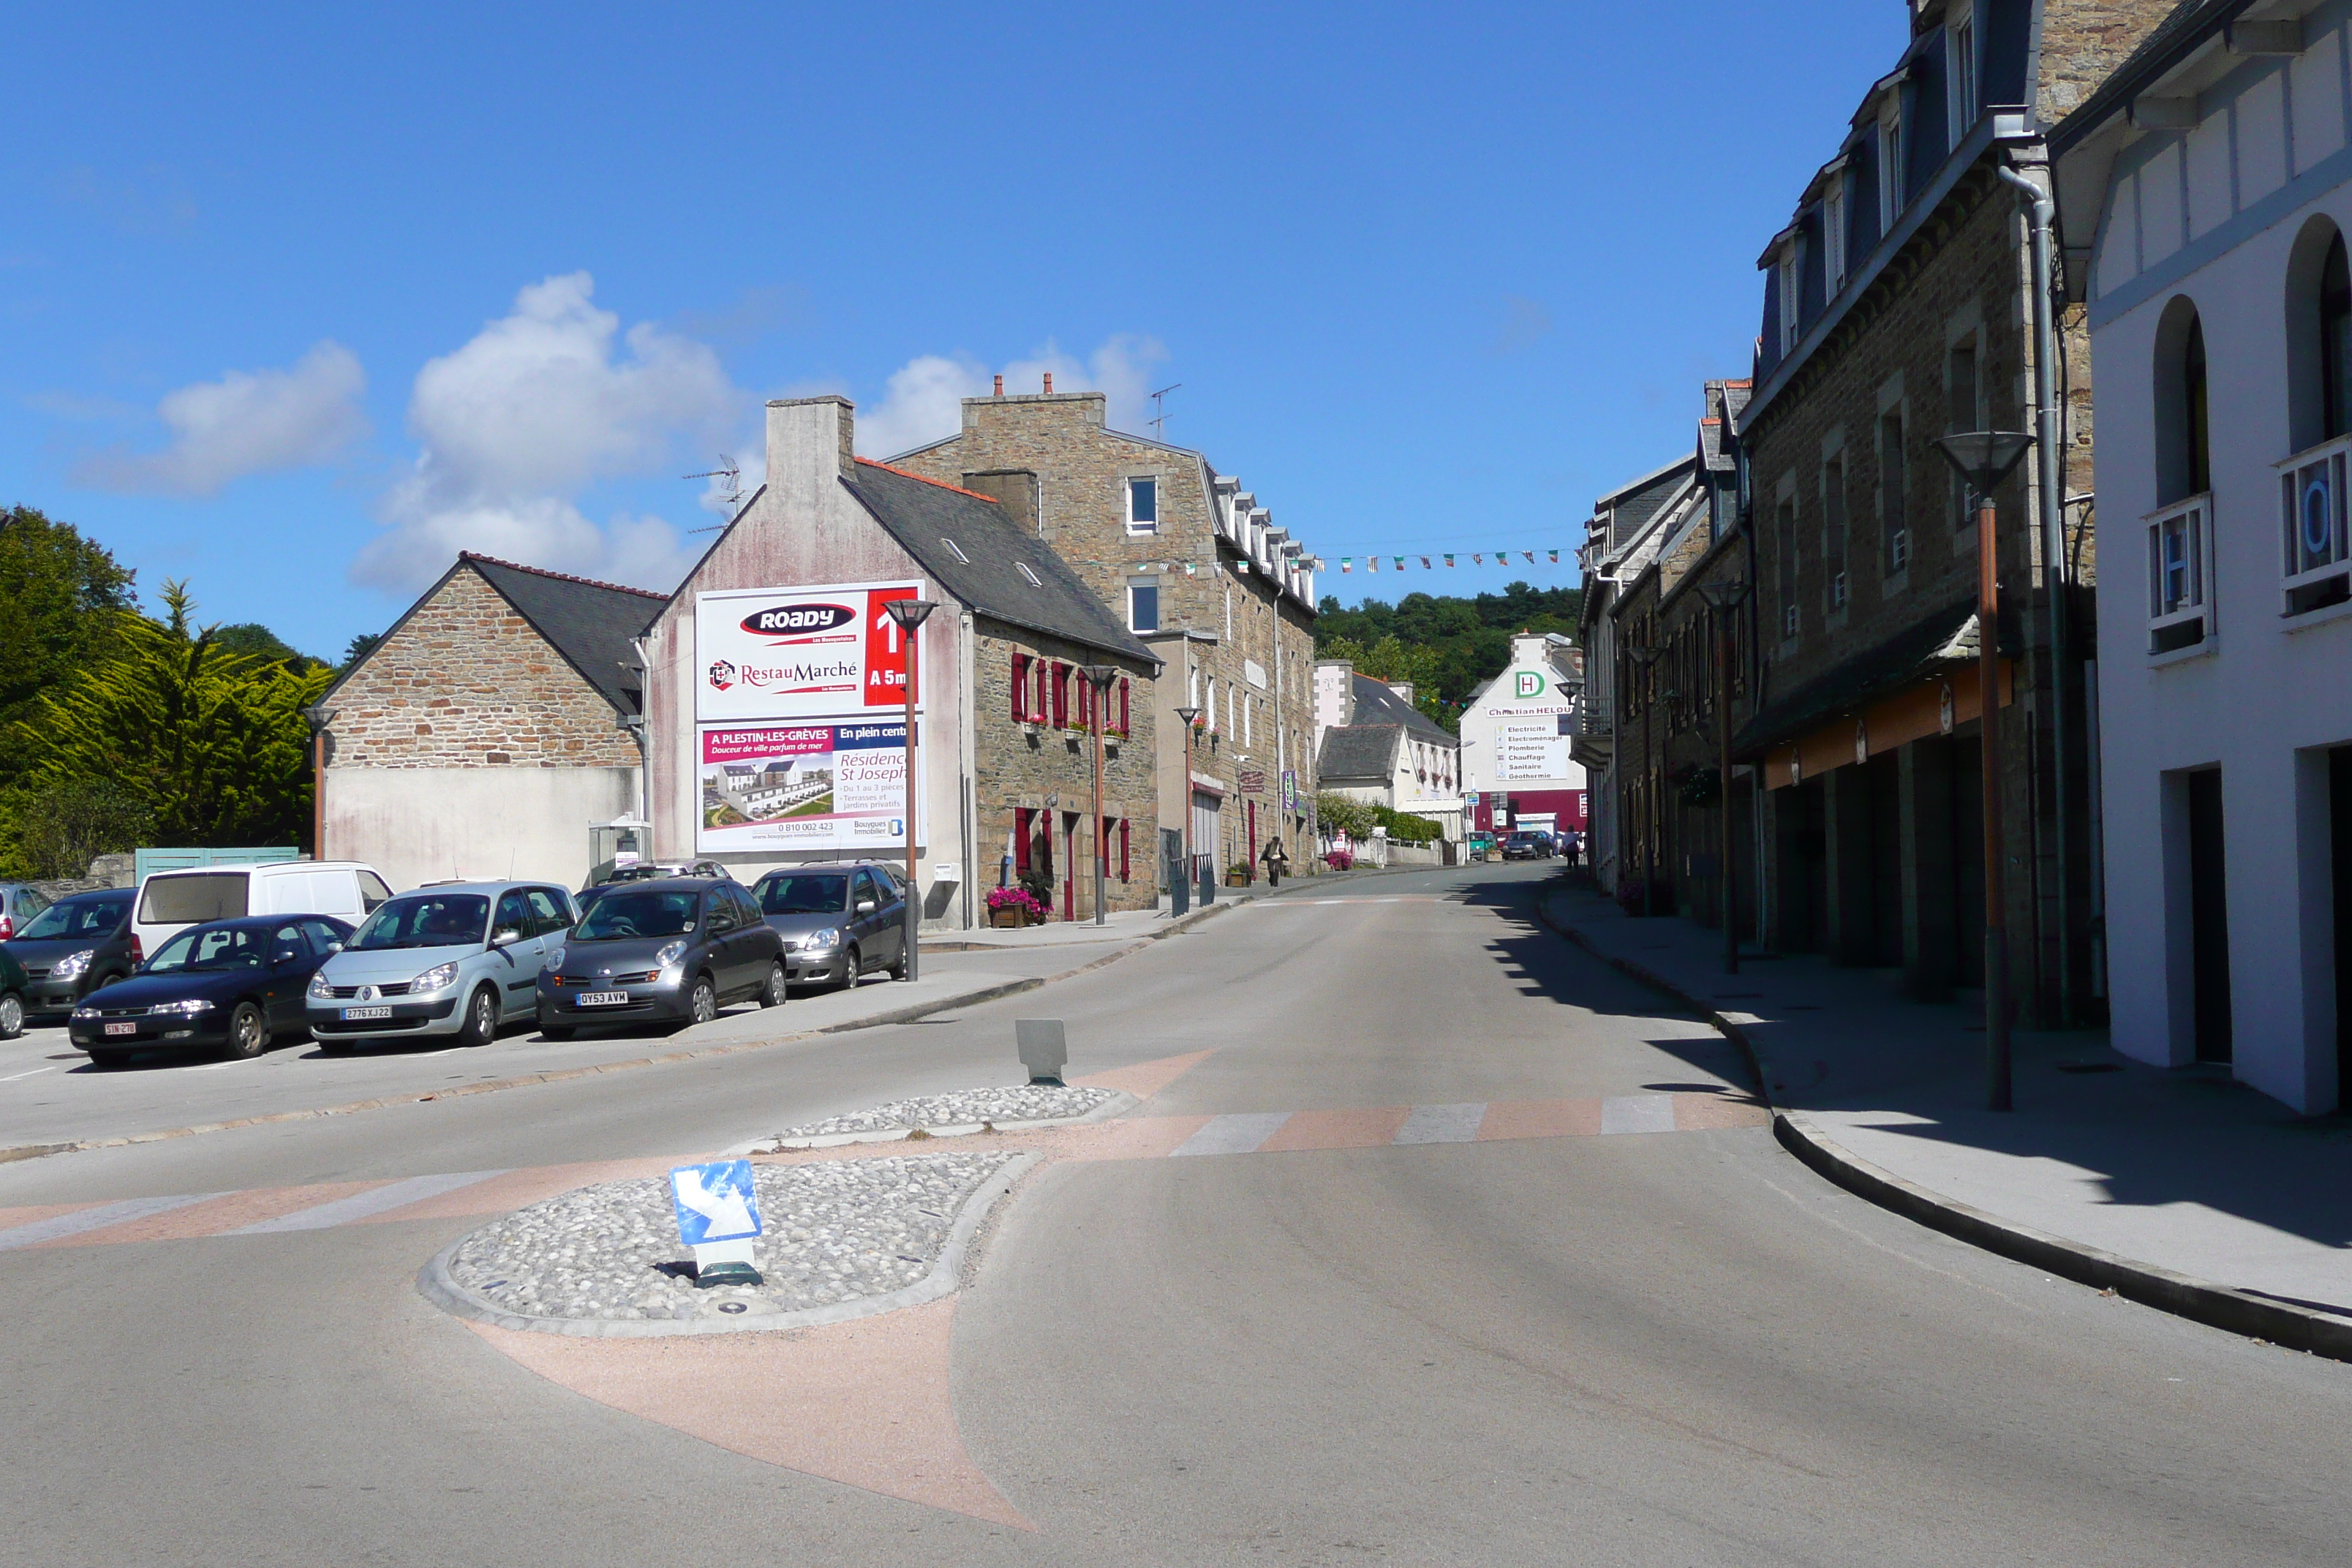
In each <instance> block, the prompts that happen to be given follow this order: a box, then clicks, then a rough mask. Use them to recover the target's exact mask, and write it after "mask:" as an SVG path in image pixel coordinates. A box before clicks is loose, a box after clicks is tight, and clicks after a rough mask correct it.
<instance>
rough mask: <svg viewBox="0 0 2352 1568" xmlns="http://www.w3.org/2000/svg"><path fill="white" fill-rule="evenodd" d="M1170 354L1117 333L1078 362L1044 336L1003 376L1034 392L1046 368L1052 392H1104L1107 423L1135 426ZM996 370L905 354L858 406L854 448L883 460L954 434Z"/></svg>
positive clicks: (1017, 389) (1011, 387) (1013, 389)
mask: <svg viewBox="0 0 2352 1568" xmlns="http://www.w3.org/2000/svg"><path fill="white" fill-rule="evenodd" d="M1167 357H1168V351H1167V349H1165V348H1164V347H1162V346H1161V345H1160V340H1159V339H1157V338H1149V337H1138V336H1135V335H1133V334H1131V333H1120V334H1119V335H1118V336H1116V337H1113V338H1110V339H1108V340H1107V341H1105V342H1104V343H1103V344H1102V346H1101V347H1100V348H1097V350H1095V352H1094V353H1091V354H1089V355H1087V359H1086V361H1085V362H1084V363H1080V362H1079V361H1077V360H1076V359H1074V358H1072V357H1071V356H1070V355H1068V354H1066V353H1063V352H1062V351H1061V350H1060V349H1059V348H1057V347H1056V346H1055V344H1054V343H1053V342H1051V341H1050V340H1049V341H1048V342H1046V344H1045V347H1044V348H1042V349H1039V350H1038V351H1037V352H1036V353H1033V354H1031V355H1030V356H1029V357H1028V358H1026V359H1017V360H1014V361H1013V362H1012V363H1009V364H1007V365H1005V366H1004V367H1003V371H1002V372H1001V374H1003V377H1004V390H1005V391H1006V392H1008V393H1034V392H1036V391H1039V390H1040V389H1041V388H1042V387H1043V385H1044V381H1045V375H1046V374H1047V373H1048V372H1050V373H1052V374H1053V377H1054V390H1055V392H1101V393H1104V394H1106V395H1108V399H1109V407H1108V410H1107V411H1106V416H1107V417H1108V420H1109V422H1110V425H1111V427H1112V428H1113V429H1118V430H1133V431H1140V430H1142V429H1143V425H1144V419H1145V417H1146V410H1145V407H1144V404H1145V395H1146V394H1147V393H1148V392H1149V391H1150V384H1151V383H1150V376H1151V367H1152V366H1153V365H1155V364H1157V363H1160V361H1162V360H1165V359H1166V358H1167ZM996 374H1000V373H998V372H992V371H991V370H990V369H989V368H988V367H987V366H986V365H984V364H982V363H980V362H979V361H977V360H974V359H971V358H970V357H968V356H959V357H955V358H950V357H947V356H945V355H940V354H922V355H919V356H918V357H916V358H914V359H911V360H908V362H907V363H905V364H903V365H900V366H899V367H898V369H897V370H896V371H894V372H892V373H891V375H890V380H889V382H888V384H887V387H886V388H885V390H884V392H883V395H882V398H881V401H879V402H878V403H877V404H875V405H873V406H872V407H871V408H860V409H859V410H858V411H857V449H858V450H859V451H861V452H863V453H865V454H866V456H868V457H875V458H887V457H888V456H890V455H891V454H893V453H897V452H904V451H908V450H910V449H912V448H914V447H920V446H923V445H925V444H926V443H928V442H931V441H938V440H943V439H945V438H946V437H950V436H952V435H954V434H955V433H956V429H957V427H958V425H959V424H960V422H961V418H962V409H961V402H962V400H963V399H964V398H967V397H983V396H986V395H988V393H989V391H990V390H991V387H992V384H993V381H992V378H993V376H994V375H996Z"/></svg>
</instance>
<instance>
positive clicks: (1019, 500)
mask: <svg viewBox="0 0 2352 1568" xmlns="http://www.w3.org/2000/svg"><path fill="white" fill-rule="evenodd" d="M963 488H964V489H968V490H973V491H976V492H978V493H979V494H981V495H984V496H987V497H989V498H990V499H991V500H994V501H995V502H996V504H997V505H999V506H1001V507H1003V509H1004V520H1005V521H1007V522H1009V523H1011V524H1012V525H1013V527H1015V528H1017V529H1019V530H1020V531H1022V532H1024V533H1034V534H1037V535H1038V536H1039V537H1041V538H1042V537H1044V534H1043V531H1041V530H1040V529H1039V528H1038V526H1037V476H1036V475H1035V474H1034V473H1033V472H1031V471H1030V470H1028V469H1026V468H990V469H986V470H983V471H982V472H979V473H970V474H966V475H964V477H963Z"/></svg>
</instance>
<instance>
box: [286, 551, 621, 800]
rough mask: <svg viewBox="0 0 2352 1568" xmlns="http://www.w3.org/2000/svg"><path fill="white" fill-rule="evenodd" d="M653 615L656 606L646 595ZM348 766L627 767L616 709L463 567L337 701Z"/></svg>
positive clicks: (343, 762) (338, 732)
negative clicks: (615, 713) (614, 710)
mask: <svg viewBox="0 0 2352 1568" xmlns="http://www.w3.org/2000/svg"><path fill="white" fill-rule="evenodd" d="M655 603H656V600H655V599H653V598H651V597H648V598H647V599H646V605H647V606H648V613H650V611H651V606H652V605H654V604H655ZM333 706H334V709H335V720H334V723H333V724H332V726H331V732H332V734H333V736H334V743H333V753H332V760H331V763H330V765H331V766H332V767H337V768H483V767H508V766H515V767H529V766H531V765H533V764H534V763H535V764H537V765H538V766H541V767H550V768H561V767H627V768H634V767H635V766H636V765H637V761H638V759H637V748H636V743H635V742H634V741H632V740H631V739H630V738H629V736H628V734H627V733H626V732H625V731H623V730H621V729H619V728H618V727H617V725H616V722H615V716H614V712H613V708H612V704H610V703H609V702H607V701H605V700H604V697H603V696H602V695H601V694H599V693H598V692H597V690H596V689H595V688H593V687H592V686H590V685H589V684H588V683H587V682H586V681H585V680H583V679H581V677H580V675H579V673H578V672H577V671H576V670H574V669H573V668H572V666H571V665H569V664H567V663H566V662H564V659H563V656H562V654H559V653H557V652H556V651H555V649H554V648H553V647H551V646H549V644H548V642H547V640H546V639H545V638H544V637H541V636H540V635H539V633H538V632H536V631H534V630H532V629H531V626H530V623H529V622H528V621H525V620H524V619H523V617H522V616H520V614H519V613H517V611H516V610H515V608H514V606H513V605H509V604H508V603H507V601H506V600H505V598H503V597H502V596H501V595H499V593H498V591H497V590H496V589H494V588H492V587H491V586H490V585H489V584H488V583H487V582H485V581H483V579H482V578H481V576H480V575H479V574H477V573H476V572H474V571H472V570H471V569H470V568H467V567H460V568H459V569H458V570H457V572H456V573H454V574H451V576H450V577H449V580H448V581H447V582H446V583H444V584H442V585H441V589H440V591H439V592H438V593H436V595H434V596H433V598H432V599H431V600H430V602H428V603H426V604H425V605H420V606H419V607H418V608H417V610H416V611H415V614H413V615H412V616H409V617H408V619H407V621H406V622H405V623H404V624H403V625H402V626H400V627H399V629H398V630H396V631H394V633H393V634H392V635H391V636H390V637H386V638H385V639H384V640H383V642H382V643H380V644H378V645H377V646H376V647H375V649H374V651H373V652H372V653H370V654H369V655H368V657H367V658H366V660H365V661H364V662H362V664H361V666H360V668H358V669H357V670H355V671H354V672H353V673H352V678H351V679H349V680H347V681H345V682H344V683H343V685H342V688H341V689H340V690H339V691H337V692H336V693H335V696H334V700H333Z"/></svg>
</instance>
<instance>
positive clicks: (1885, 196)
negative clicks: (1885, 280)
mask: <svg viewBox="0 0 2352 1568" xmlns="http://www.w3.org/2000/svg"><path fill="white" fill-rule="evenodd" d="M1902 211H1903V110H1902V108H1901V106H1900V104H1899V103H1892V104H1890V105H1889V107H1888V109H1887V111H1886V116H1885V119H1883V120H1881V121H1879V122H1878V232H1879V233H1880V234H1882V235H1883V234H1886V233H1889V232H1891V231H1892V230H1893V229H1894V227H1895V218H1896V217H1897V216H1900V215H1901V213H1902Z"/></svg>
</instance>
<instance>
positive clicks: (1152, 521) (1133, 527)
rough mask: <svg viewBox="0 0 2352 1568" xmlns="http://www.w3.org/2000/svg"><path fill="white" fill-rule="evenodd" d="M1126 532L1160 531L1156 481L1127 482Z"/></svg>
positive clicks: (1158, 485) (1137, 480)
mask: <svg viewBox="0 0 2352 1568" xmlns="http://www.w3.org/2000/svg"><path fill="white" fill-rule="evenodd" d="M1127 531H1128V532H1129V533H1157V532H1159V531H1160V481H1159V480H1158V479H1129V480H1128V481H1127Z"/></svg>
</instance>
